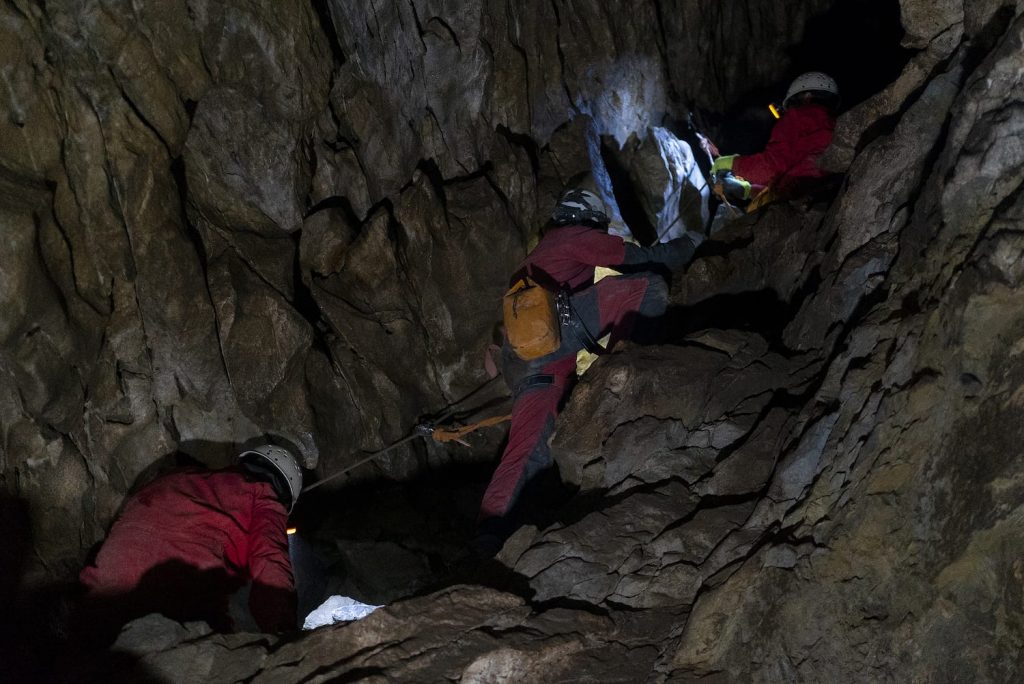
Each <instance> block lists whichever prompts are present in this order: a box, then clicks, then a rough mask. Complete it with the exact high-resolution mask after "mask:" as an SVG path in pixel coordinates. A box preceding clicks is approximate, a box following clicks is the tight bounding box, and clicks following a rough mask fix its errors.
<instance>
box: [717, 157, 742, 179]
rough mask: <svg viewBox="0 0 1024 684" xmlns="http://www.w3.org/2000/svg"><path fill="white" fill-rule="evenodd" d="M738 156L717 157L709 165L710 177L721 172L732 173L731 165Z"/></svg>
mask: <svg viewBox="0 0 1024 684" xmlns="http://www.w3.org/2000/svg"><path fill="white" fill-rule="evenodd" d="M738 156H740V155H738V154H730V155H727V156H725V157H718V158H716V159H715V162H714V163H713V164H712V165H711V175H715V174H716V173H720V172H722V171H732V163H733V161H735V159H736V157H738Z"/></svg>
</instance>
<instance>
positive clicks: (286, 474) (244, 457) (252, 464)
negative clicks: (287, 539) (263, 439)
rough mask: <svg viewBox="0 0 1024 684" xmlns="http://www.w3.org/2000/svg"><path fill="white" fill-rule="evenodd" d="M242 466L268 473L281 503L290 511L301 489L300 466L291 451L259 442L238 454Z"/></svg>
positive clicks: (255, 471) (260, 472) (252, 470)
mask: <svg viewBox="0 0 1024 684" xmlns="http://www.w3.org/2000/svg"><path fill="white" fill-rule="evenodd" d="M238 462H239V464H241V466H242V467H243V468H245V469H246V470H249V471H250V472H254V473H257V474H263V475H269V476H270V478H271V480H272V481H273V483H274V490H275V491H276V492H277V495H278V497H279V498H280V499H281V503H283V504H284V507H285V508H287V509H288V512H289V513H291V511H292V508H294V507H295V502H296V501H298V499H299V492H301V491H302V467H301V466H299V462H298V460H296V458H295V456H294V455H292V453H291V452H290V451H289V450H288V449H285V448H284V447H280V446H276V445H274V444H261V445H260V446H257V447H254V448H252V449H249V450H247V451H243V452H242V453H240V454H239V455H238Z"/></svg>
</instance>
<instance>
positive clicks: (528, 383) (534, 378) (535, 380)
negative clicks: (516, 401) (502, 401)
mask: <svg viewBox="0 0 1024 684" xmlns="http://www.w3.org/2000/svg"><path fill="white" fill-rule="evenodd" d="M554 384H555V376H554V375H545V374H540V375H531V376H529V377H528V378H526V379H524V380H523V381H522V382H520V383H519V384H518V385H516V388H515V391H514V392H512V396H514V397H517V396H519V393H520V392H522V391H523V390H525V389H530V388H531V387H535V386H537V385H554Z"/></svg>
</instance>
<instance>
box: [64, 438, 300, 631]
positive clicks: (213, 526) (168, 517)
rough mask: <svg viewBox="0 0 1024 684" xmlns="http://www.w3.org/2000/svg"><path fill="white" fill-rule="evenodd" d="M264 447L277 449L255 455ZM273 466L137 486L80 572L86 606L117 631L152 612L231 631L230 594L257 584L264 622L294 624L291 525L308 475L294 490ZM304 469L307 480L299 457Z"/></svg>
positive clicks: (273, 626) (267, 626) (271, 627)
mask: <svg viewBox="0 0 1024 684" xmlns="http://www.w3.org/2000/svg"><path fill="white" fill-rule="evenodd" d="M264 448H267V449H273V448H275V447H259V448H258V449H257V450H254V451H253V452H247V453H248V454H253V453H258V452H259V450H260V449H264ZM281 451H284V450H281ZM285 453H287V452H285ZM243 459H245V455H244V454H243ZM254 460H256V459H254V458H253V457H249V458H248V459H246V460H243V463H247V462H249V463H251V462H253V461H254ZM285 465H286V466H287V464H285ZM265 471H266V472H260V471H259V469H258V468H253V467H250V466H249V465H246V466H244V467H238V468H230V469H227V470H219V471H209V470H203V469H198V468H194V469H187V470H182V471H179V472H174V473H170V474H167V475H164V476H162V477H159V478H158V479H156V480H154V481H153V482H151V483H149V484H148V485H146V486H144V487H143V488H142V489H141V490H139V491H138V492H136V493H135V494H133V495H132V496H131V497H130V498H129V499H128V500H127V501H126V502H125V504H124V506H123V508H122V510H121V513H120V515H119V516H118V518H117V520H116V521H115V522H114V524H113V526H112V527H111V530H110V534H109V535H108V536H107V539H106V540H105V541H104V543H103V545H102V547H101V548H100V550H99V553H98V554H97V556H96V558H95V561H94V562H93V564H91V565H89V566H87V567H86V568H85V569H83V570H82V572H81V574H80V576H79V579H80V580H81V583H82V585H83V586H84V587H85V590H86V596H85V600H84V606H85V614H86V615H88V616H89V618H90V619H92V620H96V621H97V622H98V624H102V626H103V627H105V628H106V629H107V631H111V630H116V629H117V628H118V627H119V626H120V625H121V624H123V623H124V622H127V621H128V620H131V619H133V618H135V617H138V616H141V615H145V614H147V613H151V612H159V613H163V614H164V615H167V616H168V617H171V618H173V619H176V620H179V621H186V620H205V621H206V622H208V623H209V624H210V626H211V627H213V628H214V629H216V630H218V631H230V630H231V629H232V628H233V626H234V625H233V624H232V621H231V618H230V617H229V614H228V602H229V599H230V597H231V595H232V594H233V593H235V592H236V591H237V590H238V589H240V588H241V587H243V586H244V585H246V584H249V583H251V591H250V594H249V609H250V611H251V613H252V616H253V618H254V619H255V621H256V624H257V625H258V626H259V627H260V629H262V630H263V631H265V632H280V631H285V630H289V629H294V628H295V627H296V598H295V583H294V580H293V577H292V568H291V561H290V559H289V555H288V535H287V528H286V523H287V519H288V512H289V508H290V504H291V500H290V499H293V498H297V493H298V491H299V490H301V479H300V480H299V483H298V485H297V486H296V485H294V483H293V488H292V490H291V491H289V490H288V489H287V487H288V484H287V483H284V484H282V483H281V481H280V480H277V481H276V482H274V484H272V481H273V478H272V477H270V475H271V474H273V473H272V471H273V469H272V468H265ZM294 472H297V473H298V474H299V476H300V478H301V470H299V468H298V466H297V465H295V468H294ZM275 485H276V486H275ZM282 487H284V488H285V489H284V492H282V491H281V489H282ZM282 499H284V500H282Z"/></svg>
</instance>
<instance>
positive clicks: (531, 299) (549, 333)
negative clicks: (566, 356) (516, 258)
mask: <svg viewBox="0 0 1024 684" xmlns="http://www.w3.org/2000/svg"><path fill="white" fill-rule="evenodd" d="M556 297H557V295H556V294H555V293H554V292H552V291H551V290H548V289H546V288H544V287H541V286H540V285H539V284H538V283H537V282H536V281H534V280H533V279H532V278H530V277H529V276H524V277H522V278H520V279H519V280H518V281H516V283H515V284H514V285H513V286H512V287H511V288H509V290H508V292H506V293H505V296H504V298H503V300H502V305H503V306H502V308H503V314H504V319H505V335H506V336H507V337H508V343H509V345H510V346H511V347H512V350H513V351H515V353H516V354H517V355H518V356H519V358H521V359H522V360H523V361H532V360H533V359H539V358H540V357H542V356H546V355H548V354H550V353H551V352H553V351H555V350H556V349H558V347H559V345H560V344H561V343H562V335H561V332H560V331H559V327H558V305H557V300H556Z"/></svg>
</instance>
